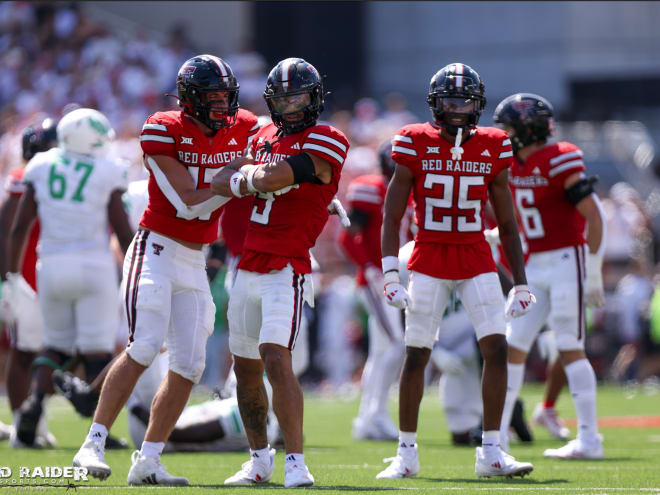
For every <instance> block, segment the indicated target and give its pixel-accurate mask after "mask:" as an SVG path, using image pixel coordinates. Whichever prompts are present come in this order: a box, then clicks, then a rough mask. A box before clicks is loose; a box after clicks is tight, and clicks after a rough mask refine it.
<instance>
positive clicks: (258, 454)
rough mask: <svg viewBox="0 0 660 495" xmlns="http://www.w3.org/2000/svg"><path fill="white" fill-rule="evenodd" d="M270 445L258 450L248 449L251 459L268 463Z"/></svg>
mask: <svg viewBox="0 0 660 495" xmlns="http://www.w3.org/2000/svg"><path fill="white" fill-rule="evenodd" d="M269 451H270V445H268V446H266V448H263V449H258V450H252V449H250V457H252V458H253V459H256V460H257V462H263V463H265V464H270V452H269Z"/></svg>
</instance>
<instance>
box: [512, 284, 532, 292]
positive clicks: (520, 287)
mask: <svg viewBox="0 0 660 495" xmlns="http://www.w3.org/2000/svg"><path fill="white" fill-rule="evenodd" d="M513 290H514V292H522V291H524V290H526V291H527V292H529V286H527V285H514V286H513Z"/></svg>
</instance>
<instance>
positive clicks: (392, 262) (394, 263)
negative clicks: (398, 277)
mask: <svg viewBox="0 0 660 495" xmlns="http://www.w3.org/2000/svg"><path fill="white" fill-rule="evenodd" d="M381 263H382V265H383V273H387V272H389V271H392V270H396V271H397V272H398V271H399V258H397V257H396V256H385V257H383V259H382V260H381Z"/></svg>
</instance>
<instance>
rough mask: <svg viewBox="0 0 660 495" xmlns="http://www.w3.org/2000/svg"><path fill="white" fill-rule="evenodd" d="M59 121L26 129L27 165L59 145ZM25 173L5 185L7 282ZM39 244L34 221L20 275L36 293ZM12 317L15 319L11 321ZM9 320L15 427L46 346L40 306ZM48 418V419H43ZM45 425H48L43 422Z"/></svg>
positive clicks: (1, 220) (1, 216)
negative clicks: (33, 368) (38, 355)
mask: <svg viewBox="0 0 660 495" xmlns="http://www.w3.org/2000/svg"><path fill="white" fill-rule="evenodd" d="M56 125H57V122H56V121H54V120H53V119H51V118H47V119H44V120H43V121H41V122H38V123H36V124H33V125H30V126H28V127H26V128H25V129H24V130H23V135H22V149H23V160H25V163H27V162H28V161H30V159H31V158H32V157H33V156H34V155H35V154H37V153H38V152H40V151H47V150H49V149H50V148H52V147H53V146H57V132H56V130H55V129H56ZM24 173H25V169H24V168H22V167H21V168H16V169H14V170H12V171H11V172H10V173H9V176H8V177H7V182H6V184H5V192H6V194H7V197H6V199H5V201H4V203H3V204H2V207H1V209H0V240H1V241H0V262H1V263H3V266H2V270H0V276H1V277H2V278H3V282H4V279H5V273H7V268H8V264H9V259H8V251H7V244H8V241H9V231H10V228H11V225H12V223H13V221H14V218H15V217H16V212H17V211H18V204H19V202H20V199H21V196H22V195H23V193H24V192H25V184H23V182H22V179H23V175H24ZM37 242H39V222H38V221H37V222H35V223H34V225H33V226H32V229H31V230H30V234H29V240H28V242H27V245H26V247H25V252H24V254H23V266H22V269H21V274H22V275H23V277H24V278H25V281H26V282H27V283H28V284H29V285H30V287H32V288H33V289H34V290H35V291H36V290H37V284H36V263H37ZM11 316H14V318H12V317H11ZM5 317H6V318H7V319H8V320H14V321H12V322H10V321H5V328H6V329H7V331H8V334H9V344H10V349H11V350H10V351H9V359H8V363H7V369H6V375H5V378H6V383H7V396H8V397H9V406H10V408H11V410H12V413H13V414H14V424H15V425H16V424H17V418H16V416H17V413H18V408H19V407H20V406H21V404H22V403H23V401H24V400H25V399H26V398H27V396H28V392H29V390H30V378H31V376H32V373H31V372H30V367H31V366H32V362H33V361H34V358H35V356H36V353H37V352H38V351H40V350H41V347H42V345H43V328H42V323H43V322H42V320H41V314H40V312H39V307H38V305H36V304H35V307H34V311H23V312H21V313H20V314H17V315H5ZM44 419H45V418H44ZM44 425H45V422H44ZM12 433H13V435H12V437H11V438H10V446H13V447H15V446H21V442H20V441H19V440H18V438H17V437H16V435H15V430H13V431H12ZM47 436H48V435H46V436H44V435H39V434H38V435H37V439H36V440H35V443H36V444H38V445H40V446H44V445H48V444H49V443H50V442H49V441H48V438H47Z"/></svg>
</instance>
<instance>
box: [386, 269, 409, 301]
mask: <svg viewBox="0 0 660 495" xmlns="http://www.w3.org/2000/svg"><path fill="white" fill-rule="evenodd" d="M384 279H385V287H384V291H383V292H384V294H385V298H386V299H387V304H389V305H390V306H394V307H395V308H399V309H406V308H407V307H408V306H410V302H411V301H410V296H409V295H408V292H407V291H406V288H405V287H404V286H403V285H401V281H400V280H399V272H397V271H389V272H387V273H386V274H385V277H384Z"/></svg>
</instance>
